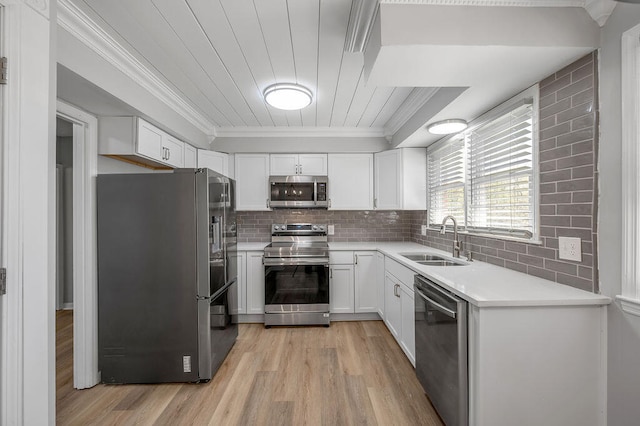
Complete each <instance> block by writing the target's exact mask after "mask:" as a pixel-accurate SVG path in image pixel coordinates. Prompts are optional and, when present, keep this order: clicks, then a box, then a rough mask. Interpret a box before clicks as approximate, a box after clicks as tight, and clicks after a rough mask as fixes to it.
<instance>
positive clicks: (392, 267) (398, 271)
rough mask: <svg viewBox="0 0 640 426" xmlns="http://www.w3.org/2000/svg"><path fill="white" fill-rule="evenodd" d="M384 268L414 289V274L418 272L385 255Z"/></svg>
mask: <svg viewBox="0 0 640 426" xmlns="http://www.w3.org/2000/svg"><path fill="white" fill-rule="evenodd" d="M384 269H385V271H387V272H389V273H390V274H391V275H393V276H394V277H396V278H397V279H398V280H400V282H402V284H404V285H405V286H407V287H408V288H410V289H411V290H413V276H414V275H415V274H416V273H415V272H413V271H412V270H411V269H409V268H407V267H406V266H403V265H402V264H400V263H398V262H396V261H395V260H393V259H391V258H389V257H385V259H384Z"/></svg>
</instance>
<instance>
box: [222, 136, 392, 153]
mask: <svg viewBox="0 0 640 426" xmlns="http://www.w3.org/2000/svg"><path fill="white" fill-rule="evenodd" d="M388 149H391V145H389V143H388V142H387V140H386V139H384V138H368V137H362V138H352V137H330V136H327V137H309V136H300V137H233V138H229V137H219V138H216V139H214V141H213V143H212V144H211V150H212V151H219V152H227V153H236V152H285V153H302V152H304V153H306V152H321V153H322V152H380V151H386V150H388Z"/></svg>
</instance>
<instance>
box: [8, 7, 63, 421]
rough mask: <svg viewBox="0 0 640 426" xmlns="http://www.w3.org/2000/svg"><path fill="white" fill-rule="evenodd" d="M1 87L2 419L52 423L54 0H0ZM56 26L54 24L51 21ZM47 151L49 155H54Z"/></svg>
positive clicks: (53, 387) (53, 348)
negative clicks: (4, 69) (4, 74)
mask: <svg viewBox="0 0 640 426" xmlns="http://www.w3.org/2000/svg"><path fill="white" fill-rule="evenodd" d="M0 6H2V7H3V16H2V29H1V31H2V46H3V50H4V52H3V54H4V55H5V56H7V58H9V62H8V68H9V72H8V74H9V78H8V80H9V83H8V84H7V86H5V88H4V89H3V92H4V93H3V94H2V95H3V105H4V110H3V122H4V128H3V129H2V133H3V143H2V151H3V156H2V171H1V172H2V177H3V181H2V206H1V208H2V223H3V229H4V232H3V235H2V244H3V248H4V250H3V252H2V263H3V264H4V265H6V267H7V294H6V295H4V296H2V297H0V303H2V315H3V317H2V323H1V324H0V326H1V327H2V342H0V345H1V348H0V349H1V351H2V355H1V356H0V424H3V425H4V424H8V425H11V424H54V423H55V340H54V339H55V312H54V306H55V294H54V288H55V284H54V282H55V281H54V279H53V278H54V274H55V262H54V259H53V254H54V253H55V252H54V249H53V244H54V236H55V235H54V232H53V225H54V220H55V211H54V212H53V216H52V215H51V213H52V210H51V207H52V205H53V204H54V203H53V201H54V197H53V194H52V192H51V190H52V189H53V188H55V185H54V184H53V182H52V180H53V178H54V176H55V175H54V173H53V165H54V162H55V160H54V158H55V145H54V144H52V142H53V141H54V140H55V134H54V131H53V130H54V129H55V126H54V123H53V119H54V114H53V113H54V108H55V95H54V94H55V67H54V66H53V67H52V64H53V63H55V62H54V56H55V52H52V50H53V49H55V47H54V45H53V40H52V35H55V26H53V27H52V25H51V22H50V19H49V18H50V15H51V14H53V15H54V16H55V2H51V3H50V2H47V1H43V2H40V1H38V2H35V1H28V0H0ZM54 25H55V23H54ZM52 154H53V155H52Z"/></svg>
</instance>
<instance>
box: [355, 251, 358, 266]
mask: <svg viewBox="0 0 640 426" xmlns="http://www.w3.org/2000/svg"><path fill="white" fill-rule="evenodd" d="M355 256H356V265H357V264H358V255H357V254H356V255H355Z"/></svg>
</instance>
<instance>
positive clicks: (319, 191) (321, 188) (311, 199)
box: [269, 175, 329, 209]
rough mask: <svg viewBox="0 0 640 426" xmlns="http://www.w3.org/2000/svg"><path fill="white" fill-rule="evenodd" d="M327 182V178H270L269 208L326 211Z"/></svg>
mask: <svg viewBox="0 0 640 426" xmlns="http://www.w3.org/2000/svg"><path fill="white" fill-rule="evenodd" d="M328 182H329V179H328V178H327V176H299V175H295V176H270V177H269V207H272V208H294V209H296V208H297V209H304V208H307V209H308V208H312V209H313V208H316V209H318V208H324V209H326V208H327V207H328V206H329V203H328V199H327V184H328Z"/></svg>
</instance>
